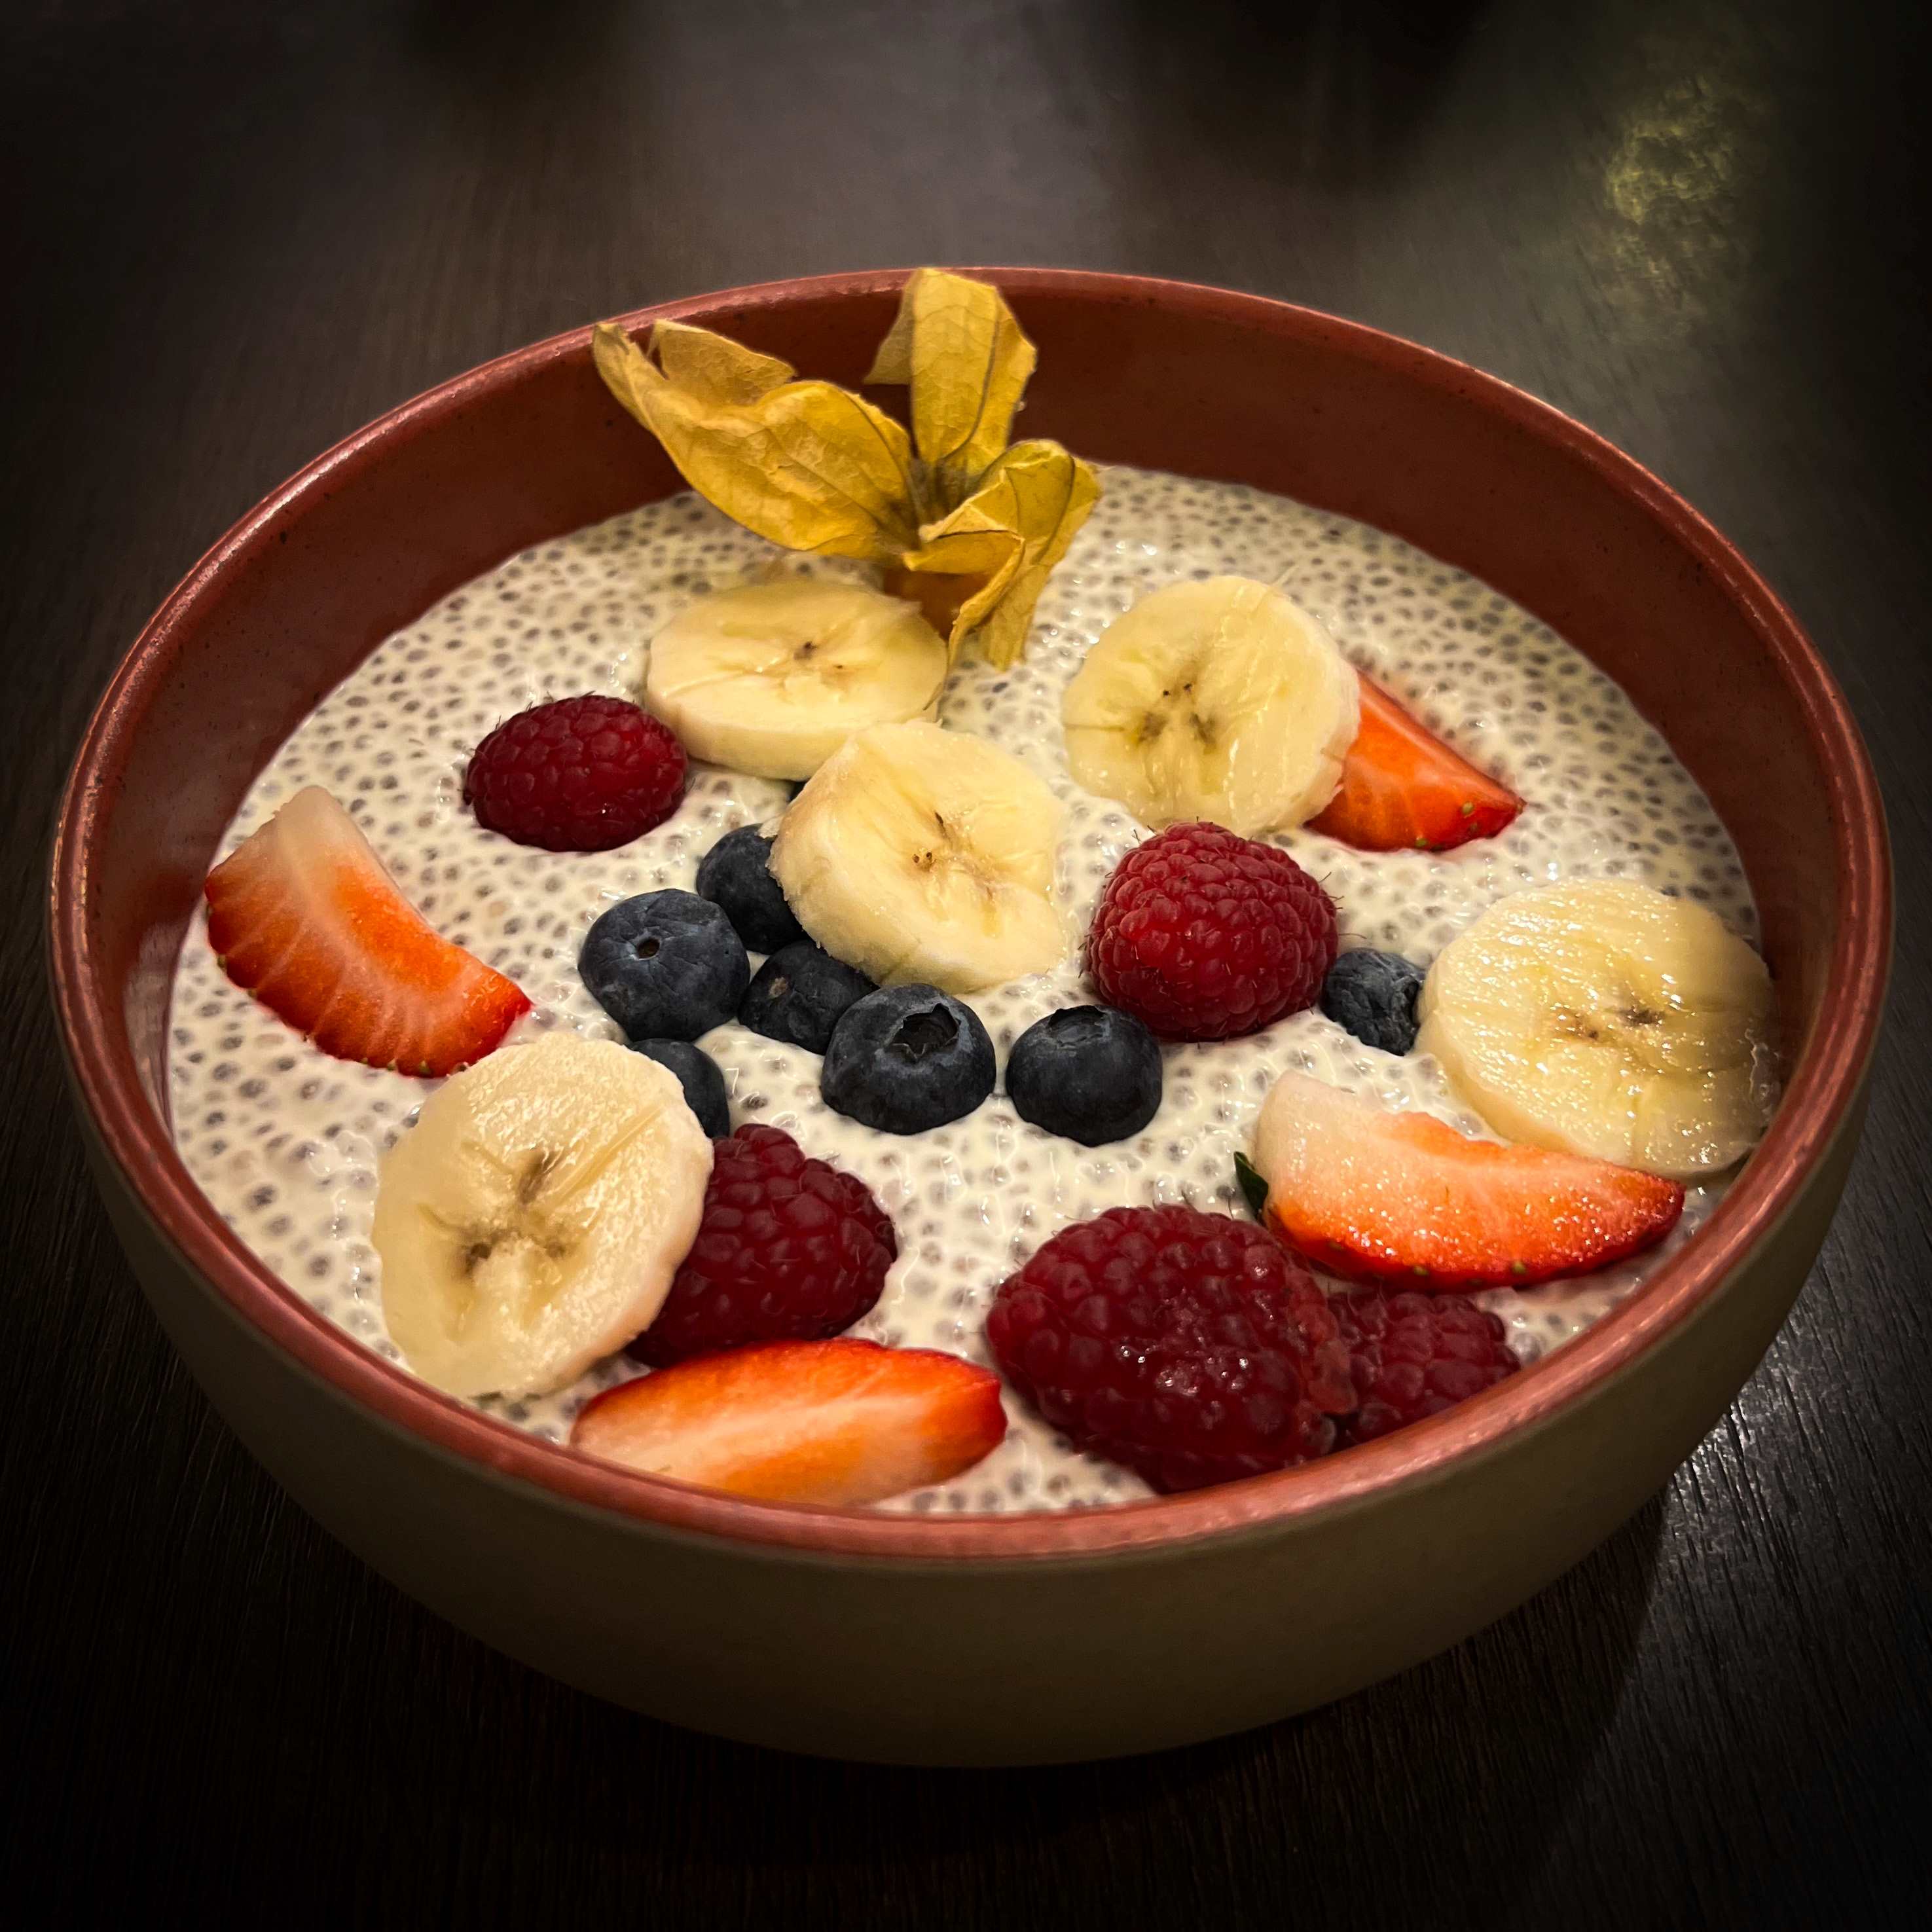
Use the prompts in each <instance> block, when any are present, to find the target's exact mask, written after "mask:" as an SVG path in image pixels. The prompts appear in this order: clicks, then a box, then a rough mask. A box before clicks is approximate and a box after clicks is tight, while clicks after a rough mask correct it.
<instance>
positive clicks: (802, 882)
mask: <svg viewBox="0 0 1932 1932" xmlns="http://www.w3.org/2000/svg"><path fill="white" fill-rule="evenodd" d="M1060 819H1061V807H1060V801H1059V799H1057V798H1055V796H1054V795H1053V793H1052V792H1051V791H1050V790H1049V789H1048V788H1047V787H1046V785H1045V784H1043V782H1042V781H1040V779H1039V778H1036V777H1035V776H1034V774H1033V773H1032V772H1031V771H1030V770H1028V768H1027V767H1026V766H1025V765H1023V764H1022V763H1020V761H1019V759H1017V758H1016V757H1013V755H1012V754H1010V753H1009V752H1006V751H1001V749H1000V748H999V747H998V745H989V744H988V743H987V742H986V740H985V739H983V738H973V737H968V736H966V735H965V733H963V732H959V731H947V730H942V729H941V727H939V726H938V725H937V724H879V725H874V727H872V729H871V730H868V731H862V732H860V733H858V735H857V736H855V737H853V738H852V739H850V740H849V741H848V742H847V743H845V744H844V745H841V747H840V748H839V749H838V751H837V752H835V754H833V755H832V757H829V758H828V759H827V760H826V761H825V763H823V765H821V766H820V767H819V768H818V769H817V771H816V772H814V773H813V775H812V776H811V778H810V779H809V780H808V781H807V783H806V784H805V789H804V790H802V792H800V793H799V795H798V796H797V797H796V799H793V801H792V803H791V805H790V808H789V809H788V810H787V811H786V813H785V815H784V818H783V819H782V820H780V822H779V825H778V835H777V836H776V838H775V839H774V840H773V841H772V874H773V876H774V877H775V878H776V879H777V880H778V883H779V885H780V886H781V887H782V888H783V889H784V895H785V897H786V898H787V900H788V901H790V904H791V906H792V908H793V910H794V911H795V912H796V913H797V915H798V916H799V921H800V922H801V923H802V925H803V926H804V927H805V931H806V932H808V933H809V934H811V936H812V938H814V939H815V940H817V942H818V943H819V944H820V945H821V946H822V947H824V948H825V949H826V951H827V952H829V953H835V954H836V955H837V956H838V957H839V958H840V959H844V960H846V961H847V962H849V963H850V964H851V965H854V966H856V967H859V968H861V969H862V970H863V971H865V972H866V973H868V974H870V975H871V977H872V978H873V979H874V980H877V982H879V983H880V984H881V985H883V984H885V983H886V982H887V981H889V980H927V981H929V982H930V983H932V985H934V986H944V988H945V989H947V992H951V993H976V992H980V991H981V990H982V989H984V988H986V987H988V986H1001V985H1003V984H1004V983H1005V982H1007V980H1022V979H1025V977H1027V975H1028V974H1031V973H1043V972H1045V971H1046V970H1047V969H1048V968H1049V967H1052V966H1055V965H1058V964H1059V962H1060V961H1061V959H1063V958H1064V956H1065V955H1066V953H1067V922H1066V919H1065V918H1064V916H1063V915H1062V914H1061V910H1060V908H1059V907H1058V905H1057V904H1055V900H1054V893H1053V883H1054V865H1055V859H1057V857H1058V853H1059V847H1060Z"/></svg>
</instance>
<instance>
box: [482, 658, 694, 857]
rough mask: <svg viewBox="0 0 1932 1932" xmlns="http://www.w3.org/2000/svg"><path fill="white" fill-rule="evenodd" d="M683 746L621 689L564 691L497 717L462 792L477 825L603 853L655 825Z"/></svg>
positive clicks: (675, 784)
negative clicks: (615, 692) (600, 693)
mask: <svg viewBox="0 0 1932 1932" xmlns="http://www.w3.org/2000/svg"><path fill="white" fill-rule="evenodd" d="M684 779H685V755H684V747H683V746H682V745H681V744H679V742H678V741H677V739H676V737H675V736H673V735H672V733H670V730H667V728H666V727H665V726H664V724H662V723H661V722H660V721H658V719H657V718H653V717H652V716H651V715H650V714H649V712H646V711H642V710H640V709H638V708H637V706H636V705H634V704H631V703H627V702H626V701H625V700H624V699H622V698H621V697H595V696H592V697H565V698H560V699H559V700H557V702H556V703H554V704H538V705H535V706H532V708H531V709H529V710H528V711H521V712H518V713H517V715H516V716H515V717H514V718H509V719H508V720H506V721H505V722H504V723H502V724H499V725H498V726H497V727H496V730H493V731H492V732H491V733H490V735H489V736H488V737H487V738H485V739H484V740H483V742H482V743H481V744H480V745H478V746H477V748H476V749H475V752H474V753H473V754H472V756H471V757H470V760H469V766H468V769H466V771H465V772H464V774H463V798H464V799H465V800H466V802H467V803H468V805H469V808H470V810H471V811H473V812H474V813H475V814H476V822H477V823H478V824H479V825H484V826H488V827H489V829H490V830H491V831H492V832H501V833H502V835H503V836H504V837H505V838H514V840H515V841H516V842H517V844H519V845H535V846H538V847H541V848H542V849H543V850H545V851H547V852H607V851H609V850H611V849H612V848H613V847H615V846H618V845H628V844H630V842H631V840H632V839H634V838H642V837H643V835H644V834H645V833H646V832H648V831H649V830H650V829H652V826H658V825H661V824H662V823H664V820H666V819H667V818H668V817H670V815H671V814H672V813H673V811H676V809H677V808H678V804H679V801H680V800H681V799H682V798H683V796H684Z"/></svg>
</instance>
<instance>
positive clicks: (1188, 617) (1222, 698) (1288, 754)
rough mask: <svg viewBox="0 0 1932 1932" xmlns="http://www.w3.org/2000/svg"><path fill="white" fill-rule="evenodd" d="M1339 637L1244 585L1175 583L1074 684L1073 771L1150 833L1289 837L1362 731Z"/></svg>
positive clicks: (1326, 795)
mask: <svg viewBox="0 0 1932 1932" xmlns="http://www.w3.org/2000/svg"><path fill="white" fill-rule="evenodd" d="M1356 685H1357V680H1356V676H1355V672H1354V670H1352V668H1351V667H1350V666H1349V661H1348V659H1347V658H1345V657H1343V655H1342V653H1341V652H1340V651H1339V650H1338V649H1336V647H1335V641H1334V639H1333V638H1332V637H1330V636H1329V634H1328V632H1327V631H1325V630H1324V629H1323V628H1322V625H1320V624H1319V623H1318V622H1316V619H1314V618H1313V616H1310V614H1309V613H1307V611H1305V610H1302V609H1301V607H1299V606H1298V605H1297V604H1295V603H1293V602H1292V601H1290V600H1289V598H1287V597H1286V596H1284V595H1283V594H1282V592H1280V591H1279V590H1275V589H1270V588H1269V586H1268V585H1266V584H1265V583H1253V582H1251V581H1250V580H1249V579H1248V578H1247V577H1210V578H1209V579H1208V580H1207V581H1206V582H1205V583H1170V584H1169V585H1168V586H1166V589H1161V590H1156V591H1154V592H1151V594H1150V595H1148V596H1145V597H1143V598H1142V599H1141V601H1139V603H1138V604H1136V605H1135V606H1134V607H1133V609H1132V610H1130V611H1128V612H1127V614H1126V616H1124V617H1119V618H1117V619H1115V621H1114V622H1113V623H1112V625H1109V627H1108V628H1107V629H1106V631H1103V632H1102V633H1101V635H1100V641H1099V642H1098V643H1096V644H1095V645H1094V648H1093V649H1091V651H1089V652H1088V654H1087V661H1086V662H1085V664H1082V666H1081V667H1080V670H1079V673H1078V675H1077V676H1075V678H1074V679H1073V682H1071V683H1070V684H1069V685H1067V695H1066V697H1065V698H1064V700H1062V702H1061V721H1062V724H1064V727H1065V730H1066V734H1067V763H1069V765H1070V766H1071V767H1072V769H1073V775H1074V776H1075V777H1076V778H1078V779H1079V781H1080V782H1081V784H1083V785H1085V787H1087V789H1088V790H1089V791H1091V792H1095V793H1098V794H1099V795H1100V796H1101V797H1103V798H1113V799H1119V800H1120V802H1121V803H1122V804H1123V805H1125V806H1126V807H1127V809H1128V810H1129V811H1131V812H1132V813H1133V814H1134V816H1135V817H1136V818H1139V819H1140V820H1142V822H1143V823H1145V824H1148V825H1151V826H1154V827H1156V828H1157V829H1159V828H1160V827H1162V826H1169V825H1174V824H1177V823H1181V822H1184V821H1185V820H1193V819H1205V820H1208V821H1210V822H1211V823H1214V824H1216V825H1220V826H1226V828H1227V829H1229V831H1230V832H1237V833H1238V834H1239V835H1241V837H1242V838H1255V837H1257V836H1259V835H1260V834H1261V833H1262V832H1286V831H1290V830H1292V829H1293V828H1294V827H1295V826H1298V825H1299V824H1301V823H1302V822H1303V821H1304V820H1305V819H1307V818H1308V817H1311V816H1312V815H1313V814H1314V813H1316V812H1317V811H1320V810H1321V809H1322V807H1323V806H1324V805H1326V804H1327V803H1328V801H1329V799H1331V798H1332V797H1334V795H1335V787H1336V786H1337V784H1339V783H1340V781H1341V777H1342V769H1343V762H1344V760H1346V758H1347V757H1348V755H1349V746H1350V745H1352V744H1353V743H1354V742H1355V735H1356V730H1357V726H1358V723H1359V712H1360V708H1359V704H1358V699H1357V696H1356Z"/></svg>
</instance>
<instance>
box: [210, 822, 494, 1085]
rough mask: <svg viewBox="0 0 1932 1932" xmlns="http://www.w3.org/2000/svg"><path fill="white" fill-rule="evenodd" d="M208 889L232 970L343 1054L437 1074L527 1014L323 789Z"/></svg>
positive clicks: (249, 842) (222, 869) (219, 948)
mask: <svg viewBox="0 0 1932 1932" xmlns="http://www.w3.org/2000/svg"><path fill="white" fill-rule="evenodd" d="M205 897H206V898H207V901H208V944H209V945H210V946H211V947H213V948H214V953H215V956H216V957H217V959H220V962H221V967H222V971H223V972H225V973H226V974H227V975H228V977H229V979H231V980H233V981H234V983H236V986H239V987H241V988H242V989H243V991H244V992H249V993H252V994H253V995H254V996H255V998H257V999H258V1000H260V1001H261V1003H262V1004H263V1006H265V1007H267V1008H268V1009H269V1011H270V1012H271V1013H274V1014H275V1015H276V1016H277V1017H278V1018H279V1019H283V1020H285V1021H287V1022H288V1024H289V1025H290V1026H292V1027H293V1028H295V1029H296V1031H297V1032H298V1033H301V1034H306V1035H307V1036H308V1037H309V1038H310V1039H311V1040H313V1041H314V1043H315V1044H316V1046H317V1047H318V1048H320V1049H321V1051H322V1052H324V1053H330V1054H333V1055H335V1056H336V1057H337V1058H338V1059H341V1060H359V1061H362V1062H363V1063H364V1064H365V1065H368V1066H370V1067H398V1068H400V1069H401V1070H402V1071H404V1073H416V1074H420V1075H421V1076H422V1077H423V1078H424V1079H434V1078H436V1077H437V1076H438V1075H440V1074H444V1073H451V1072H453V1071H454V1070H455V1069H456V1068H458V1067H463V1066H466V1065H467V1064H468V1063H469V1061H472V1060H475V1059H478V1058H481V1056H482V1055H484V1054H486V1053H487V1052H490V1049H492V1048H493V1047H494V1046H496V1045H497V1044H498V1043H499V1042H500V1041H501V1040H502V1038H503V1036H504V1035H505V1034H507V1033H508V1031H509V1030H510V1029H511V1027H513V1026H514V1025H515V1024H516V1023H517V1021H518V1020H520V1019H521V1018H522V1017H523V1015H524V1014H525V1013H528V1012H529V1010H530V1003H529V999H528V998H526V995H524V994H523V992H521V991H520V989H518V988H517V987H516V986H513V985H512V984H511V983H510V982H509V981H508V980H506V979H505V978H504V977H503V976H502V974H500V973H498V972H496V971H493V970H492V969H491V968H489V967H487V966H486V965H484V963H483V962H482V961H481V960H480V959H475V958H474V957H472V956H471V955H470V954H469V953H466V952H464V951H463V949H462V947H460V946H453V945H452V944H450V942H449V941H448V940H446V939H444V938H441V937H440V935H438V934H437V932H434V930H433V929H431V926H430V925H429V923H428V921H427V920H426V919H424V918H423V916H422V914H421V913H419V912H418V911H417V910H416V908H415V907H413V905H411V904H410V902H409V901H408V900H407V899H406V898H404V896H403V895H402V892H401V889H399V888H398V886H397V884H396V882H395V880H394V879H392V877H390V876H389V871H388V870H387V868H386V867H385V866H384V865H383V862H382V860H381V859H379V858H377V856H376V854H375V853H374V851H373V850H371V847H370V844H369V841H368V840H367V839H366V838H364V837H363V835H362V832H360V831H359V829H357V826H356V821H355V820H353V818H351V817H350V815H349V814H348V813H347V812H346V811H344V809H343V808H342V807H341V805H338V803H337V802H336V801H335V799H333V798H332V797H331V796H330V795H329V793H327V792H326V791H324V790H322V789H321V788H320V787H319V786H314V785H311V786H310V787H308V788H307V789H305V790H302V791H299V792H297V793H296V795H295V796H294V797H293V798H292V799H290V800H289V802H287V804H286V805H284V806H283V807H282V808H281V810H280V811H278V812H277V813H276V814H275V816H274V817H272V819H270V820H269V822H268V823H267V824H266V825H265V826H263V827H262V828H261V829H260V831H258V832H255V833H254V834H253V835H251V837H249V838H247V839H245V840H244V841H243V842H242V844H241V845H240V846H239V847H237V848H236V850H235V851H233V853H230V854H229V856H228V857H227V858H226V859H223V861H222V862H221V863H220V865H217V866H216V867H215V868H214V871H211V873H209V874H208V883H207V885H206V886H205Z"/></svg>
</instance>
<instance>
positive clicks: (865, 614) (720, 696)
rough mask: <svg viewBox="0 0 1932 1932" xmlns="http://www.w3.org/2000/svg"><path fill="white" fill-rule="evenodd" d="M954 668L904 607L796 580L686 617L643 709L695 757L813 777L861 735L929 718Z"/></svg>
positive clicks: (869, 594) (649, 682) (848, 588)
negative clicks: (877, 726)
mask: <svg viewBox="0 0 1932 1932" xmlns="http://www.w3.org/2000/svg"><path fill="white" fill-rule="evenodd" d="M946 668H947V654H946V644H945V641H944V639H942V638H941V636H940V634H939V633H938V631H935V629H934V628H932V625H930V624H929V623H928V622H926V619H924V618H923V617H922V616H920V615H919V612H918V611H917V610H915V609H914V608H913V606H912V605H911V604H908V603H907V602H905V601H904V600H903V599H901V598H897V597H888V596H886V595H883V593H882V592H879V591H877V590H868V589H865V588H864V587H863V586H861V585H859V584H856V583H831V582H826V581H823V580H817V579H814V578H811V577H788V578H787V579H785V580H784V581H783V582H781V583H754V584H747V585H745V586H743V587H742V588H741V589H736V590H721V591H719V592H718V593H717V594H716V595H715V596H711V597H703V598H699V599H698V601H697V602H696V603H695V604H691V606H690V607H688V608H687V609H685V610H682V611H680V612H679V613H678V615H677V616H675V617H673V619H671V620H670V622H669V623H668V624H667V625H665V626H664V628H663V629H662V630H661V631H658V634H657V635H656V636H655V637H653V638H652V640H651V649H650V663H649V667H648V669H647V670H646V672H645V675H644V700H645V702H646V703H647V704H648V705H649V707H650V709H652V710H653V711H655V712H656V713H657V715H658V716H659V717H660V718H662V719H663V720H664V722H665V723H666V724H668V725H669V726H670V728H671V729H672V730H673V731H675V732H676V733H677V735H678V736H679V738H680V739H682V740H683V742H684V746H685V749H686V750H687V751H689V752H691V754H692V755H693V756H694V757H700V758H705V759H708V760H709V761H710V762H711V763H713V764H717V765H728V766H730V767H731V769H733V770H734V771H740V772H751V774H753V775H754V776H756V777H758V778H809V777H810V776H811V774H812V773H813V772H815V771H817V769H818V768H819V766H820V765H822V764H823V763H824V762H825V760H826V759H827V758H829V757H830V756H831V755H832V753H833V752H834V751H836V750H837V749H838V747H839V746H840V745H842V744H843V743H844V742H845V740H846V739H847V738H849V737H850V736H851V735H852V733H853V732H854V731H862V730H864V729H865V727H866V726H867V725H868V724H898V723H899V722H900V721H902V720H903V719H905V718H922V717H926V716H928V715H930V714H931V712H932V709H933V707H934V706H935V705H936V704H937V703H938V700H939V687H940V685H941V683H942V682H944V679H945V676H946Z"/></svg>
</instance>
